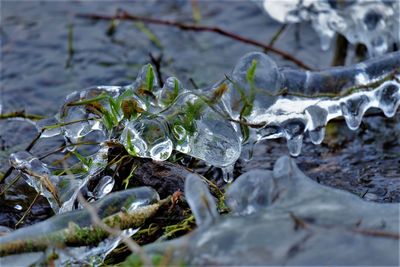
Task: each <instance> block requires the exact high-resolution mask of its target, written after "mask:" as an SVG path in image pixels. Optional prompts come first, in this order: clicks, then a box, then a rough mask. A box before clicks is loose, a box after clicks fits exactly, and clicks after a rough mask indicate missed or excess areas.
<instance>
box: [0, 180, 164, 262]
mask: <svg viewBox="0 0 400 267" xmlns="http://www.w3.org/2000/svg"><path fill="white" fill-rule="evenodd" d="M143 195H147V196H148V198H147V199H143V198H140V196H141V197H143ZM165 201H167V200H161V201H159V200H158V195H157V193H156V192H155V191H154V190H153V189H151V188H135V189H130V190H126V191H124V192H118V193H114V194H111V195H109V196H108V197H107V198H105V199H103V200H101V201H100V202H99V203H95V204H91V205H94V207H96V210H98V212H99V216H100V217H101V219H102V221H101V222H102V223H104V224H105V225H107V226H108V227H110V228H118V229H132V228H133V229H136V228H139V227H140V226H141V225H143V223H144V222H145V220H146V219H148V218H150V217H152V216H153V215H154V214H155V213H156V212H157V210H158V208H159V207H160V206H161V205H162V204H163V203H165ZM121 209H122V211H121ZM90 222H91V217H90V214H89V211H88V210H85V209H83V210H76V211H72V212H69V213H64V214H59V215H56V216H55V217H52V218H50V219H48V220H46V221H43V222H40V223H38V224H35V225H33V226H29V227H25V228H22V229H19V230H17V231H15V232H13V233H10V234H8V235H5V236H2V237H0V256H5V255H11V254H19V253H23V252H33V251H44V250H46V248H48V247H50V246H52V247H63V246H69V247H78V246H93V245H96V244H98V243H99V242H100V241H102V240H104V239H106V238H108V237H110V236H111V233H110V232H109V231H107V230H106V229H103V228H102V227H100V226H98V225H91V223H90Z"/></svg>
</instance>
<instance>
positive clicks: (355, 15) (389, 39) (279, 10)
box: [263, 0, 400, 56]
mask: <svg viewBox="0 0 400 267" xmlns="http://www.w3.org/2000/svg"><path fill="white" fill-rule="evenodd" d="M263 8H264V9H265V11H266V12H267V13H268V14H269V15H270V16H271V17H272V18H273V19H275V20H277V21H279V22H281V23H299V22H302V21H310V22H311V25H312V27H313V28H314V30H315V31H316V32H317V33H318V35H319V37H320V40H321V47H322V49H324V50H327V49H329V47H330V46H331V43H332V39H333V38H334V36H335V33H340V34H342V35H344V36H345V37H346V39H347V40H348V41H349V42H350V43H352V44H357V43H362V44H364V45H365V46H366V47H367V48H368V52H369V54H370V56H379V55H383V54H384V53H386V52H387V51H388V50H389V49H390V46H391V45H392V44H393V43H397V44H399V43H400V5H399V1H397V0H389V1H386V0H382V1H381V0H372V1H364V0H355V1H329V0H291V1H287V0H286V1H276V0H264V1H263Z"/></svg>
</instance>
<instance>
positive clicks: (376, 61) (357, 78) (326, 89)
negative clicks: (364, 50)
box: [282, 52, 400, 97]
mask: <svg viewBox="0 0 400 267" xmlns="http://www.w3.org/2000/svg"><path fill="white" fill-rule="evenodd" d="M396 73H400V52H394V53H390V54H387V55H384V56H381V57H378V58H373V59H370V60H367V61H364V62H362V63H359V64H356V65H353V66H345V67H334V68H330V69H327V70H322V71H301V70H295V69H282V75H283V77H284V86H283V87H284V88H287V90H288V94H290V93H301V94H302V95H304V96H310V97H312V96H314V95H323V94H324V93H326V94H328V95H332V96H333V97H337V96H340V95H343V94H349V92H348V91H349V90H351V89H356V88H360V89H362V88H363V87H364V88H367V85H368V84H372V83H374V82H382V80H383V79H382V78H384V77H385V76H388V77H387V78H388V80H393V77H394V76H393V75H394V74H396ZM391 75H392V76H391ZM346 90H347V91H346ZM350 93H351V92H350Z"/></svg>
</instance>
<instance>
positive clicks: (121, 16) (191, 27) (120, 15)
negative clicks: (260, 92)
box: [78, 10, 312, 70]
mask: <svg viewBox="0 0 400 267" xmlns="http://www.w3.org/2000/svg"><path fill="white" fill-rule="evenodd" d="M78 17H81V18H87V19H92V20H107V21H108V20H110V21H112V20H129V21H142V22H144V23H151V24H157V25H165V26H171V27H176V28H179V29H181V30H184V31H195V32H213V33H217V34H220V35H223V36H225V37H228V38H231V39H233V40H236V41H239V42H242V43H245V44H249V45H254V46H257V47H260V48H262V49H264V50H265V51H270V52H272V53H275V54H278V55H280V56H281V57H283V58H285V59H287V60H289V61H292V62H293V63H295V64H296V65H298V66H300V67H302V68H304V69H306V70H312V68H311V67H310V66H308V65H306V64H304V63H303V62H302V61H301V60H299V59H297V58H295V57H294V56H292V55H290V54H289V53H287V52H285V51H282V50H280V49H277V48H275V47H273V46H270V45H266V44H263V43H261V42H259V41H256V40H253V39H250V38H247V37H244V36H241V35H238V34H236V33H233V32H229V31H227V30H224V29H221V28H219V27H216V26H205V25H198V24H189V23H188V24H186V23H182V22H177V21H172V20H164V19H158V18H151V17H144V16H137V15H133V14H130V13H128V12H126V11H124V10H120V11H119V12H117V14H116V15H115V16H108V15H98V14H78Z"/></svg>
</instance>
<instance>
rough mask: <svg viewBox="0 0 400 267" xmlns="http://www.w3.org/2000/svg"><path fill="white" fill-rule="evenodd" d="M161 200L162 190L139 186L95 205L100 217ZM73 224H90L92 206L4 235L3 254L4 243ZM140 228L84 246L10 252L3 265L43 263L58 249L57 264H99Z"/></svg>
mask: <svg viewBox="0 0 400 267" xmlns="http://www.w3.org/2000/svg"><path fill="white" fill-rule="evenodd" d="M159 200H160V198H159V196H158V193H157V192H156V191H155V190H154V189H152V188H150V187H137V188H133V189H128V190H124V191H119V192H115V193H112V194H110V195H108V196H106V197H104V198H103V199H101V200H99V201H97V202H94V203H93V204H91V205H92V206H93V208H95V210H96V211H97V214H98V216H99V218H101V219H104V218H106V217H108V216H110V215H113V214H116V213H118V212H120V211H121V210H125V211H128V212H129V211H134V210H137V209H138V208H141V207H144V206H146V205H150V204H153V203H156V202H158V201H159ZM71 225H77V226H79V227H88V226H90V225H92V219H91V215H90V213H89V212H88V210H87V209H80V210H74V211H70V212H66V213H63V214H58V215H56V216H53V217H51V218H50V219H47V220H45V221H42V222H40V223H37V224H34V225H32V226H29V227H24V228H21V229H18V230H16V231H14V232H11V233H8V234H6V235H4V236H0V254H1V251H2V245H7V244H12V243H15V242H18V241H20V240H25V241H26V240H35V239H37V238H41V237H45V236H48V235H51V234H55V233H58V232H60V231H63V230H66V229H68V228H70V227H71ZM137 230H138V229H126V230H124V231H123V233H122V234H121V235H120V236H113V237H109V238H107V239H105V240H103V241H102V242H100V243H99V244H98V245H96V246H95V247H94V246H81V247H65V248H57V246H55V247H54V248H50V249H48V250H47V251H44V252H34V253H23V254H16V255H11V256H6V257H3V258H0V263H1V264H2V266H3V265H4V266H31V265H32V264H34V265H40V263H43V262H45V261H46V258H47V256H49V254H51V253H53V252H54V250H56V252H57V254H58V255H59V258H58V259H56V260H55V264H56V265H57V266H58V265H60V266H65V265H69V266H81V265H82V264H83V263H87V264H89V263H91V264H92V265H99V264H101V263H102V262H103V260H104V258H105V257H106V256H107V255H108V253H110V252H111V251H112V250H113V249H114V248H115V247H117V246H118V244H120V243H121V241H122V238H123V235H124V236H126V235H127V236H130V235H132V234H134V233H135V232H136V231H137Z"/></svg>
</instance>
